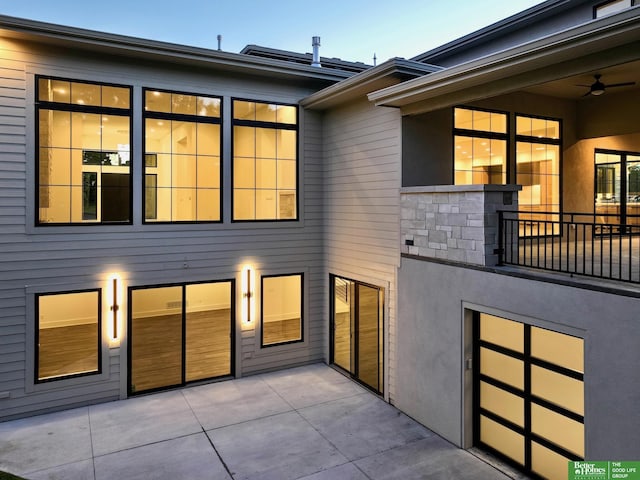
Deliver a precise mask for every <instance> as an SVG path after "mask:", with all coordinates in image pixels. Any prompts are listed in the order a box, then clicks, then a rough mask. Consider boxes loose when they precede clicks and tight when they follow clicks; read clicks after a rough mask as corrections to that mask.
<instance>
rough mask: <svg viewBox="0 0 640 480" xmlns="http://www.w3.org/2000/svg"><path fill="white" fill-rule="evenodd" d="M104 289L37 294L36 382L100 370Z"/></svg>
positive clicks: (98, 371)
mask: <svg viewBox="0 0 640 480" xmlns="http://www.w3.org/2000/svg"><path fill="white" fill-rule="evenodd" d="M100 305H101V301H100V290H87V291H81V292H69V293H55V294H43V295H38V296H37V297H36V369H37V370H36V382H43V381H47V380H55V379H59V378H63V377H70V376H79V375H89V374H96V373H100V367H101V362H100V342H101V340H100V338H101V335H100V330H101V326H100V325H101V319H100V312H101V308H100Z"/></svg>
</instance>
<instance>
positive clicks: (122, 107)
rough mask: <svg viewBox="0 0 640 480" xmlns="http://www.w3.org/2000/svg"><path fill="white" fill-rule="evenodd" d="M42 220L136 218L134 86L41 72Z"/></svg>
mask: <svg viewBox="0 0 640 480" xmlns="http://www.w3.org/2000/svg"><path fill="white" fill-rule="evenodd" d="M36 98H37V102H36V117H37V136H36V139H37V150H36V158H37V160H36V170H37V178H38V189H37V193H36V195H37V201H38V217H37V219H36V223H38V224H70V223H114V222H120V223H128V222H130V221H131V193H130V192H131V161H130V153H131V88H130V87H125V86H116V85H106V84H98V83H87V82H78V81H70V80H61V79H54V78H46V77H38V79H37V92H36Z"/></svg>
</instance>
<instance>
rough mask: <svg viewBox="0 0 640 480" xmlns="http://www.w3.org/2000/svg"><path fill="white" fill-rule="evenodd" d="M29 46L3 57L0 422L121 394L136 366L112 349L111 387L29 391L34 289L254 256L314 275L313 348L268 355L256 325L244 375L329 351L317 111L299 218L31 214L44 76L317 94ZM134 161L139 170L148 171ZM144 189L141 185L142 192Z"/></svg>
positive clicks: (159, 278)
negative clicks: (38, 96)
mask: <svg viewBox="0 0 640 480" xmlns="http://www.w3.org/2000/svg"><path fill="white" fill-rule="evenodd" d="M29 48H31V47H29ZM29 48H27V47H26V46H24V48H23V49H22V51H20V49H16V50H13V51H3V50H0V64H1V65H2V67H0V230H1V232H2V234H1V235H0V392H9V393H10V396H9V398H5V399H0V419H4V418H14V417H20V416H24V415H28V414H32V413H42V412H46V411H51V410H57V409H61V408H65V407H71V406H79V405H86V404H91V403H96V402H100V401H106V400H112V399H115V398H118V397H119V396H120V395H121V375H126V371H127V366H126V352H125V350H126V349H124V348H123V349H121V350H119V349H116V350H115V351H114V350H111V351H110V352H109V355H108V362H106V364H105V365H103V369H104V370H105V372H106V373H107V376H108V379H107V380H103V381H99V382H93V381H92V380H91V379H90V377H85V378H86V379H87V382H86V383H78V384H77V385H75V386H69V387H64V388H63V387H61V388H59V389H56V388H54V389H48V390H47V389H35V390H36V391H35V392H28V390H29V388H28V385H27V383H28V381H27V379H30V378H31V377H32V376H33V372H32V371H27V368H28V364H29V361H30V359H31V361H33V360H32V358H33V346H32V345H28V336H27V332H29V329H30V328H31V329H32V328H33V319H29V318H28V317H27V315H28V311H29V309H30V308H31V309H33V306H31V305H27V303H28V302H31V301H32V299H33V293H26V292H27V291H29V292H34V291H37V292H46V291H60V290H64V289H67V288H69V286H72V287H73V288H78V285H83V286H86V288H92V287H97V286H98V287H101V286H103V282H104V279H105V275H107V274H108V273H109V272H113V271H119V272H121V273H122V276H123V280H124V284H125V286H127V287H128V286H143V285H155V284H162V283H177V282H191V281H203V280H218V279H228V278H236V277H237V275H238V274H239V270H240V268H241V266H242V264H244V263H245V262H246V261H249V260H250V261H252V262H253V263H254V265H255V267H256V268H257V269H258V272H257V273H258V274H260V273H263V274H271V273H274V272H275V273H288V272H305V282H306V283H307V291H308V292H309V297H308V298H305V301H306V304H307V305H306V306H307V319H306V322H307V323H306V330H305V342H304V343H301V344H299V345H297V344H294V345H288V346H286V348H285V347H282V348H281V347H272V348H268V349H261V348H260V347H259V337H258V336H257V335H256V331H258V332H259V330H257V329H258V328H259V325H256V329H252V330H248V331H244V332H242V334H241V336H240V338H239V339H238V343H237V344H238V345H239V346H240V352H238V358H239V359H240V363H239V364H238V365H236V368H237V371H238V373H239V374H243V375H245V374H250V373H257V372H260V371H264V370H271V369H276V368H282V367H286V366H289V365H300V364H304V363H309V362H314V361H319V360H322V359H323V358H324V350H325V348H326V345H327V334H326V329H325V319H326V316H325V309H326V306H325V302H324V300H325V298H324V296H323V295H324V292H325V288H326V279H325V275H324V269H323V267H324V264H323V258H322V253H323V250H322V242H323V238H322V233H321V232H322V228H323V209H324V204H323V198H324V183H323V179H322V174H323V172H324V167H323V159H322V150H323V144H322V130H321V129H322V118H321V116H320V115H319V114H317V113H314V112H302V113H301V119H302V124H301V130H300V132H301V145H303V151H302V154H301V159H300V160H301V172H303V176H302V177H301V178H300V182H299V184H300V194H301V198H300V210H301V212H302V214H301V221H300V222H292V223H284V222H283V223H268V222H267V223H229V222H227V223H223V224H210V225H202V224H201V225H189V224H186V225H153V224H149V225H142V224H135V225H130V226H87V227H85V226H82V227H77V226H70V227H60V226H43V227H37V228H36V227H34V226H33V224H34V219H33V218H31V217H30V216H28V213H27V212H28V211H29V207H31V209H32V210H33V209H34V207H33V206H32V202H33V198H32V196H33V194H32V193H31V192H32V190H33V182H34V179H33V178H31V177H30V175H31V173H30V172H32V171H33V167H32V166H30V165H28V162H29V161H32V157H33V154H32V153H31V152H33V151H34V150H33V148H34V146H33V145H32V144H30V143H28V141H29V140H28V138H29V136H28V129H32V128H34V118H33V106H32V105H30V104H29V103H28V102H30V101H31V100H28V99H32V98H33V85H32V84H31V80H32V79H33V75H35V74H50V75H54V76H60V77H66V78H71V79H80V80H95V81H106V82H111V83H120V84H124V85H131V86H133V87H134V88H135V89H136V92H139V91H140V89H141V88H142V87H151V88H163V89H174V90H180V91H187V92H194V93H204V94H213V95H220V96H224V97H227V99H228V98H229V97H238V98H249V99H258V100H260V99H263V100H270V101H279V102H291V103H296V102H297V101H298V100H299V99H300V98H302V97H304V96H306V95H308V94H309V93H311V91H312V90H310V87H309V86H308V85H301V84H292V83H289V84H288V83H286V82H283V81H278V82H271V83H268V82H267V80H266V79H265V77H260V76H253V77H251V76H244V77H239V76H237V77H232V76H230V75H228V74H225V75H220V74H219V73H216V72H215V71H211V70H210V71H207V70H201V69H199V70H198V71H192V70H193V69H192V70H186V69H181V68H180V67H178V66H175V65H174V66H169V65H159V64H152V63H146V62H129V61H126V60H125V59H118V58H111V57H108V56H104V57H97V56H93V55H91V56H87V55H86V54H82V53H80V52H69V51H63V50H58V49H50V48H47V47H42V48H40V49H29ZM25 69H26V71H25ZM135 108H138V107H137V106H136V107H135ZM136 115H139V112H138V113H137V114H136ZM224 131H225V132H226V133H225V135H226V137H225V142H227V143H226V146H227V147H226V150H224V151H225V154H224V155H225V157H224V159H223V162H224V168H225V171H226V172H229V171H230V170H229V164H230V157H229V153H230V150H229V148H228V145H229V143H228V142H229V137H228V135H229V134H230V129H228V128H226V127H225V129H224ZM141 135H142V132H141V129H140V128H139V125H138V126H135V127H134V145H133V148H134V151H135V150H136V149H139V148H140V145H141ZM30 141H33V140H30ZM135 162H136V160H135V159H134V170H135V169H136V168H139V163H138V165H137V166H136V163H135ZM226 186H227V187H228V186H229V184H228V183H227V185H226ZM29 187H30V188H29ZM137 188H140V187H139V186H138V185H134V190H135V189H137ZM230 198H231V192H230V191H228V190H227V191H225V192H224V204H225V208H226V209H227V216H228V211H229V210H228V209H229V205H230ZM135 208H140V207H139V205H134V209H135ZM185 264H186V267H185ZM256 282H259V277H256ZM239 288H240V284H239V282H238V283H237V284H236V289H239ZM316 297H317V298H316ZM257 300H259V299H257ZM257 304H259V302H258V301H257ZM238 311H239V309H238ZM238 321H239V320H238ZM105 348H106V347H105Z"/></svg>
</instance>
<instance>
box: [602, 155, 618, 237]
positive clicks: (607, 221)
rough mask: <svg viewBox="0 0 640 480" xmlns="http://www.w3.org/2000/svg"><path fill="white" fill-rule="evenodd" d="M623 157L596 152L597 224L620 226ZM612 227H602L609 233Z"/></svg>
mask: <svg viewBox="0 0 640 480" xmlns="http://www.w3.org/2000/svg"><path fill="white" fill-rule="evenodd" d="M621 171H622V155H620V154H618V153H612V152H609V153H607V152H596V188H595V193H596V198H595V214H596V223H599V224H602V225H620V223H621V218H620V214H621V209H620V206H621V205H622V202H623V200H624V195H623V193H624V192H623V191H622V188H623V181H622V175H621ZM610 228H611V227H608V228H607V227H604V226H603V227H601V231H605V232H607V230H608V229H610Z"/></svg>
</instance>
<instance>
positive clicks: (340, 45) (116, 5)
mask: <svg viewBox="0 0 640 480" xmlns="http://www.w3.org/2000/svg"><path fill="white" fill-rule="evenodd" d="M538 3H540V0H509V1H505V0H482V1H477V0H458V1H452V0H400V1H395V2H394V1H390V0H368V1H367V0H324V1H322V0H314V1H311V0H307V1H302V0H271V1H264V0H224V1H221V0H172V1H164V0H155V1H150V0H109V1H104V0H102V1H96V0H85V1H79V0H56V1H51V0H0V13H1V14H4V15H10V16H14V17H22V18H29V19H33V20H40V21H45V22H51V23H58V24H62V25H70V26H74V27H82V28H87V29H90V30H98V31H104V32H110V33H118V34H123V35H130V36H134V37H140V38H149V39H154V40H162V41H167V42H172V43H180V44H184V45H193V46H199V47H208V48H217V39H216V37H217V35H218V34H221V35H222V37H223V39H222V50H226V51H230V52H239V51H240V50H241V49H242V48H243V47H244V46H245V45H247V44H257V45H263V46H267V47H272V48H280V49H284V50H292V51H296V52H310V51H311V37H312V36H314V35H319V36H320V37H321V38H322V40H321V42H322V46H321V49H320V54H321V55H322V56H326V57H339V58H342V59H344V60H352V61H362V62H366V63H372V58H373V55H374V53H375V54H376V56H377V58H378V63H381V62H383V61H385V60H387V59H389V58H391V57H405V58H410V57H412V56H414V55H417V54H419V53H421V52H424V51H427V50H430V49H431V48H434V47H436V46H438V45H441V44H443V43H446V42H448V41H450V40H453V39H455V38H458V37H460V36H462V35H466V34H467V33H471V32H473V31H475V30H477V29H479V28H482V27H484V26H487V25H489V24H491V23H494V22H496V21H498V20H501V19H503V18H505V17H508V16H510V15H512V14H514V13H517V12H519V11H521V10H524V9H526V8H529V7H531V6H533V5H536V4H538Z"/></svg>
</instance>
